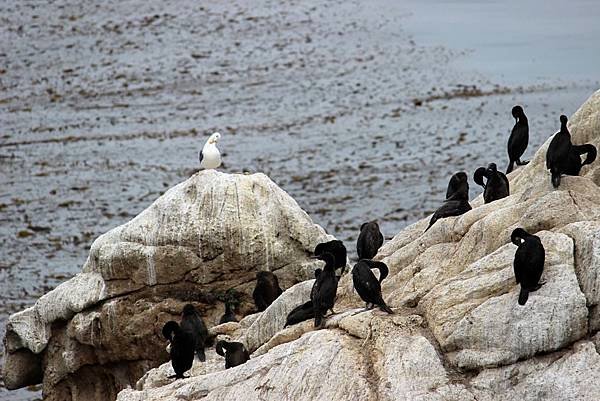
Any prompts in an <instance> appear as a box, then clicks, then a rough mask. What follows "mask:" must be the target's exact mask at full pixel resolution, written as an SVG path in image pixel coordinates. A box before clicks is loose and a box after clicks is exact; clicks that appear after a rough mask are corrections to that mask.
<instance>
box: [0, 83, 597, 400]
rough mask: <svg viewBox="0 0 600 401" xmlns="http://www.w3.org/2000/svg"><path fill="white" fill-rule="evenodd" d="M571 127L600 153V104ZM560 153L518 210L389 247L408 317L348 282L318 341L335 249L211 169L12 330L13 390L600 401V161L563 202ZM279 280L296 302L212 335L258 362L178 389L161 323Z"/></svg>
mask: <svg viewBox="0 0 600 401" xmlns="http://www.w3.org/2000/svg"><path fill="white" fill-rule="evenodd" d="M569 128H570V130H571V133H572V141H573V143H575V144H581V143H593V144H594V145H596V146H597V147H599V146H600V91H599V92H596V93H595V94H594V95H592V97H591V98H590V99H589V100H588V101H587V102H586V103H585V104H584V105H583V106H582V107H581V108H580V110H578V111H577V113H575V115H574V116H572V117H571V119H570V123H569ZM548 134H550V133H548ZM549 141H550V139H548V141H546V143H545V144H544V145H542V147H541V148H540V149H539V150H538V151H537V153H536V154H535V156H534V157H533V159H532V161H531V162H530V163H529V164H528V165H527V166H524V167H520V168H518V169H517V170H516V171H514V172H513V173H511V174H510V175H509V179H510V180H511V191H512V193H511V195H510V196H509V197H507V198H505V199H502V200H499V201H496V202H493V203H491V204H487V205H484V204H483V201H482V199H481V196H480V197H478V198H477V199H475V200H473V201H472V202H471V204H472V206H473V210H472V211H470V212H468V213H466V214H464V215H462V216H459V217H452V218H447V219H443V220H440V221H438V222H437V223H436V224H435V225H434V226H433V227H432V228H431V229H430V230H429V231H427V232H426V233H425V232H424V230H425V227H426V226H427V222H428V220H429V219H428V218H427V219H424V220H422V221H419V222H417V223H415V224H413V225H411V226H409V227H407V228H406V229H405V230H402V231H401V232H400V233H398V235H396V236H395V237H394V238H393V239H392V240H391V241H389V242H388V243H386V244H385V245H384V246H383V247H382V248H381V249H380V252H379V254H378V255H377V257H376V258H377V259H380V260H383V261H385V262H386V263H387V265H388V266H389V268H390V276H389V278H388V279H386V280H385V281H384V282H383V293H384V297H385V299H386V302H387V304H388V305H389V306H390V307H392V308H393V309H394V311H395V314H394V315H388V314H385V313H383V312H381V311H379V310H376V309H374V310H371V311H364V310H363V309H362V307H363V305H364V303H363V302H362V301H361V300H360V298H359V297H358V295H357V294H356V293H355V292H354V291H353V288H352V279H351V275H349V274H347V275H345V276H343V277H341V279H340V282H339V288H338V299H337V302H336V306H335V308H334V309H335V311H336V313H335V314H334V315H331V316H328V317H327V320H326V324H325V328H324V329H322V330H317V331H315V330H314V329H313V327H312V322H311V321H307V322H303V323H301V324H298V325H295V326H292V327H288V328H285V329H284V328H283V323H284V322H285V317H286V315H287V313H288V312H289V311H290V310H291V309H292V308H293V307H294V306H296V305H298V304H300V303H302V302H304V301H306V300H307V299H308V297H309V293H310V288H311V285H312V280H310V279H312V277H313V275H312V274H313V273H312V272H313V270H314V268H315V267H316V266H317V265H318V262H317V265H315V264H314V262H313V263H311V262H310V261H309V260H308V259H307V255H308V252H310V250H311V249H313V247H314V245H315V244H316V243H318V242H320V241H323V240H326V239H330V238H331V236H328V235H327V234H326V233H325V232H324V231H323V230H322V229H321V228H320V227H318V226H316V225H314V224H313V223H312V221H311V220H310V218H309V217H308V216H307V215H306V213H304V212H303V211H302V210H301V209H300V208H299V207H298V205H297V204H296V203H295V202H294V201H293V200H292V199H291V198H290V197H289V196H288V195H287V194H285V192H283V191H282V190H281V189H279V188H278V187H277V186H276V185H275V184H273V183H272V182H271V181H270V180H269V179H268V178H267V177H266V176H264V175H261V174H255V175H252V176H243V175H227V174H222V173H218V172H202V173H199V174H197V175H195V176H193V177H192V178H190V179H189V180H188V181H186V182H184V183H182V184H180V185H178V186H176V187H174V188H172V189H171V190H170V191H168V192H167V193H166V194H165V195H164V196H162V197H161V198H159V199H158V200H157V201H156V202H155V203H154V204H153V205H152V206H151V207H150V208H148V209H147V210H145V211H144V212H142V213H141V214H140V215H139V216H137V217H136V218H134V219H133V220H132V221H131V222H129V223H127V224H125V225H123V226H121V227H118V228H116V229H114V230H112V231H110V232H108V233H107V234H105V235H103V236H101V237H100V238H98V239H97V240H96V242H95V243H94V244H93V246H92V249H91V252H90V256H89V258H88V261H87V263H86V265H85V266H84V268H83V272H82V273H81V274H80V275H78V276H76V277H75V278H73V279H72V280H70V281H68V282H66V283H65V284H63V285H62V286H60V287H59V288H57V289H56V290H54V291H52V292H50V293H49V294H46V295H45V296H44V297H42V298H40V300H39V301H38V303H37V304H36V305H35V306H34V307H33V308H30V309H27V310H25V311H23V312H20V313H17V314H15V315H13V316H12V317H11V321H10V326H9V332H8V335H7V338H6V340H5V344H6V350H7V352H8V358H7V364H11V365H10V366H12V367H13V369H11V370H9V374H12V375H13V377H7V376H6V373H5V380H7V383H9V382H10V383H12V385H13V386H19V385H24V384H27V383H28V382H33V381H35V380H41V379H42V378H43V381H44V392H45V395H46V397H47V398H48V399H51V400H55V399H56V400H58V399H60V400H89V399H97V400H110V399H115V398H116V399H118V400H119V401H141V400H144V401H166V400H198V399H206V400H213V399H214V400H242V399H243V400H266V399H267V400H297V399H302V400H361V401H362V400H426V401H430V400H431V401H434V400H435V401H438V400H439V401H448V400H451V401H475V400H478V401H481V400H489V401H501V400H502V401H505V400H519V401H522V400H540V399H544V400H551V401H564V400H573V401H575V400H578V401H579V400H586V401H587V400H589V401H597V400H598V399H600V354H599V348H600V345H599V344H600V340H599V338H600V334H599V333H598V328H599V326H600V316H599V312H598V310H599V307H598V305H599V302H600V297H599V293H598V291H599V289H600V275H599V274H598V269H599V267H598V255H599V254H600V241H598V238H599V236H600V226H599V225H598V221H600V188H599V187H598V185H599V184H600V162H596V163H594V164H592V165H591V166H586V167H584V169H583V170H582V176H581V177H564V178H563V180H562V182H561V186H560V188H558V189H554V188H552V185H551V183H550V177H549V173H548V171H547V170H546V169H545V152H546V149H547V146H548V143H549ZM516 227H523V228H525V229H526V230H527V231H529V232H531V233H536V234H537V235H539V236H540V238H541V240H542V243H543V245H544V247H545V249H546V263H545V268H544V274H543V276H542V281H544V285H543V286H542V287H541V288H540V289H539V290H538V291H536V292H534V293H532V294H531V295H530V297H529V300H528V302H527V304H526V305H525V306H523V307H521V306H519V305H518V304H517V297H518V291H519V287H518V285H517V284H516V283H515V281H514V275H513V272H512V261H513V257H514V252H515V250H516V247H515V246H514V245H513V244H512V243H510V233H511V232H512V230H513V229H514V228H516ZM349 245H350V244H347V246H349ZM265 269H268V270H271V271H274V272H275V273H276V274H277V275H278V276H279V278H280V283H281V284H282V287H283V288H285V289H286V291H285V292H284V293H283V294H282V295H281V296H280V297H279V298H278V299H277V300H276V301H275V302H274V303H273V304H272V305H271V306H270V307H269V308H267V310H265V311H264V312H262V313H258V314H252V315H248V316H246V317H245V318H244V319H242V320H241V321H240V322H239V323H227V324H224V325H219V326H216V327H212V328H211V331H212V333H213V334H215V335H218V336H228V337H229V338H230V339H233V340H237V341H241V342H243V343H244V344H245V345H246V347H247V348H248V349H249V351H250V352H251V353H252V355H251V359H250V361H248V362H247V363H245V364H243V365H240V366H238V367H235V368H232V369H228V370H224V361H223V359H222V358H220V357H219V356H217V355H216V354H215V352H214V350H212V349H209V350H207V362H206V363H200V362H197V361H196V362H195V363H194V366H193V368H192V369H191V371H190V375H191V377H190V378H187V379H183V380H177V381H173V380H171V379H168V378H167V376H169V375H170V374H172V371H171V366H170V363H168V362H166V360H167V356H166V353H165V351H164V346H165V343H164V341H163V340H162V339H161V335H160V328H161V326H162V323H164V321H166V320H169V319H171V318H173V317H175V316H176V314H177V313H178V312H179V311H180V310H181V306H182V305H183V303H184V302H186V301H188V300H194V301H196V303H197V304H198V305H199V306H200V307H201V309H202V311H201V312H202V313H203V314H204V315H205V316H207V321H208V323H209V326H213V323H215V322H216V320H217V319H218V316H219V315H220V313H222V304H220V303H219V302H217V301H216V300H215V295H214V294H216V293H218V292H219V291H224V290H225V289H227V288H231V287H234V288H236V289H238V290H239V291H240V292H241V293H243V294H245V297H246V299H245V303H243V305H242V309H244V308H245V310H244V311H245V312H250V311H251V307H250V305H249V293H250V292H251V290H252V282H253V278H254V274H255V271H256V270H265ZM162 362H165V363H163V364H162V365H160V363H162ZM158 365H160V366H159V367H157V368H155V369H151V368H152V367H154V366H158ZM117 393H118V394H117Z"/></svg>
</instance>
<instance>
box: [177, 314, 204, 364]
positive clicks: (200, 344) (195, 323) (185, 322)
mask: <svg viewBox="0 0 600 401" xmlns="http://www.w3.org/2000/svg"><path fill="white" fill-rule="evenodd" d="M180 327H181V329H182V330H184V331H186V332H189V333H191V334H192V337H193V339H194V344H195V345H194V349H195V350H196V356H197V357H198V359H200V360H201V361H202V362H204V361H206V356H205V355H204V343H205V341H206V339H207V338H208V329H207V328H206V325H205V324H204V320H202V316H200V313H198V311H197V310H196V308H195V307H194V305H192V304H187V305H185V306H184V307H183V311H182V312H181V323H180Z"/></svg>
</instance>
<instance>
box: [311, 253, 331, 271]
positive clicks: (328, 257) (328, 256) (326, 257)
mask: <svg viewBox="0 0 600 401" xmlns="http://www.w3.org/2000/svg"><path fill="white" fill-rule="evenodd" d="M313 259H319V260H322V261H323V262H325V268H328V267H329V268H332V269H333V267H334V266H335V257H334V256H333V255H332V254H330V253H329V252H323V253H322V254H320V255H317V256H313Z"/></svg>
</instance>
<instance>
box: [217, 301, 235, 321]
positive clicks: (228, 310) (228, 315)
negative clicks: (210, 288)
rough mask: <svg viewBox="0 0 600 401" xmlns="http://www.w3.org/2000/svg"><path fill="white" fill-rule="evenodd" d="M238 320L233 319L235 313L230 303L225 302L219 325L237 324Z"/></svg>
mask: <svg viewBox="0 0 600 401" xmlns="http://www.w3.org/2000/svg"><path fill="white" fill-rule="evenodd" d="M237 321H238V320H237V319H236V317H235V313H234V311H233V305H232V304H231V302H225V313H224V314H223V316H221V319H219V324H223V323H228V322H237Z"/></svg>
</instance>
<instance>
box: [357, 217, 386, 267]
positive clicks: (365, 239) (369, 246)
mask: <svg viewBox="0 0 600 401" xmlns="http://www.w3.org/2000/svg"><path fill="white" fill-rule="evenodd" d="M381 245H383V234H381V231H379V224H377V222H376V221H371V222H368V223H363V225H362V226H360V234H359V235H358V240H357V241H356V252H357V253H358V259H373V258H374V257H375V255H377V251H378V250H379V248H381Z"/></svg>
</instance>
